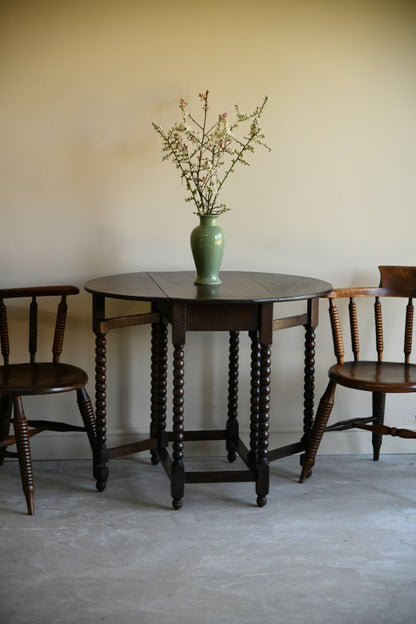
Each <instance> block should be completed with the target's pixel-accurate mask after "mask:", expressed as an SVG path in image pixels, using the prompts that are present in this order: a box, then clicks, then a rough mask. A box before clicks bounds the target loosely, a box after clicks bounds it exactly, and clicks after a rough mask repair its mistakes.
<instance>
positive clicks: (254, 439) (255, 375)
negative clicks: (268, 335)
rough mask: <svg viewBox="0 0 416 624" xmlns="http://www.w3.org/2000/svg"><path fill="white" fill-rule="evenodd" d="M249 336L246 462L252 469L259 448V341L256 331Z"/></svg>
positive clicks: (254, 465) (255, 462)
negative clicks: (248, 409) (248, 407)
mask: <svg viewBox="0 0 416 624" xmlns="http://www.w3.org/2000/svg"><path fill="white" fill-rule="evenodd" d="M249 336H250V338H251V381H250V451H249V454H248V460H247V463H248V465H249V467H250V468H251V469H252V470H254V469H255V467H256V464H257V452H258V449H259V411H260V355H261V349H260V341H259V339H258V336H257V332H255V331H253V332H249Z"/></svg>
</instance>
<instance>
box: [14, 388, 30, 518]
mask: <svg viewBox="0 0 416 624" xmlns="http://www.w3.org/2000/svg"><path fill="white" fill-rule="evenodd" d="M13 404H14V414H13V424H14V431H15V436H16V447H17V457H18V460H19V467H20V475H21V479H22V486H23V493H24V495H25V498H26V504H27V512H28V514H29V516H33V515H34V514H35V487H34V481H33V469H32V458H31V454H30V444H29V429H28V424H27V420H26V416H25V412H24V409H23V402H22V397H20V396H15V397H14V399H13Z"/></svg>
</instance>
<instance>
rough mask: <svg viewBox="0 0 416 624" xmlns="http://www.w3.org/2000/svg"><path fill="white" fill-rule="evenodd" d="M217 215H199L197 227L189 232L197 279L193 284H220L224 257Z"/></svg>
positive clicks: (222, 236) (222, 239)
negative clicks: (220, 271)
mask: <svg viewBox="0 0 416 624" xmlns="http://www.w3.org/2000/svg"><path fill="white" fill-rule="evenodd" d="M217 218H218V216H217V215H199V225H197V226H196V227H195V228H194V229H193V230H192V232H191V250H192V255H193V257H194V262H195V267H196V271H197V277H196V280H195V284H207V285H210V284H221V280H220V277H219V270H220V266H221V261H222V257H223V255H224V233H223V231H222V229H221V228H220V226H219V225H217Z"/></svg>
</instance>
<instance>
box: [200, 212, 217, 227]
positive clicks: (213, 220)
mask: <svg viewBox="0 0 416 624" xmlns="http://www.w3.org/2000/svg"><path fill="white" fill-rule="evenodd" d="M217 219H218V215H210V214H206V215H199V222H200V223H201V225H202V224H203V225H216V224H217Z"/></svg>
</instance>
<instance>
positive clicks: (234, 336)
mask: <svg viewBox="0 0 416 624" xmlns="http://www.w3.org/2000/svg"><path fill="white" fill-rule="evenodd" d="M229 345H230V346H229V359H228V420H227V425H226V430H227V440H226V448H227V458H228V461H229V462H233V461H235V459H236V452H235V448H234V446H233V444H232V443H231V442H230V440H231V439H234V440H236V439H237V438H238V435H239V432H238V420H237V416H238V355H239V332H238V331H231V332H230V342H229Z"/></svg>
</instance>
